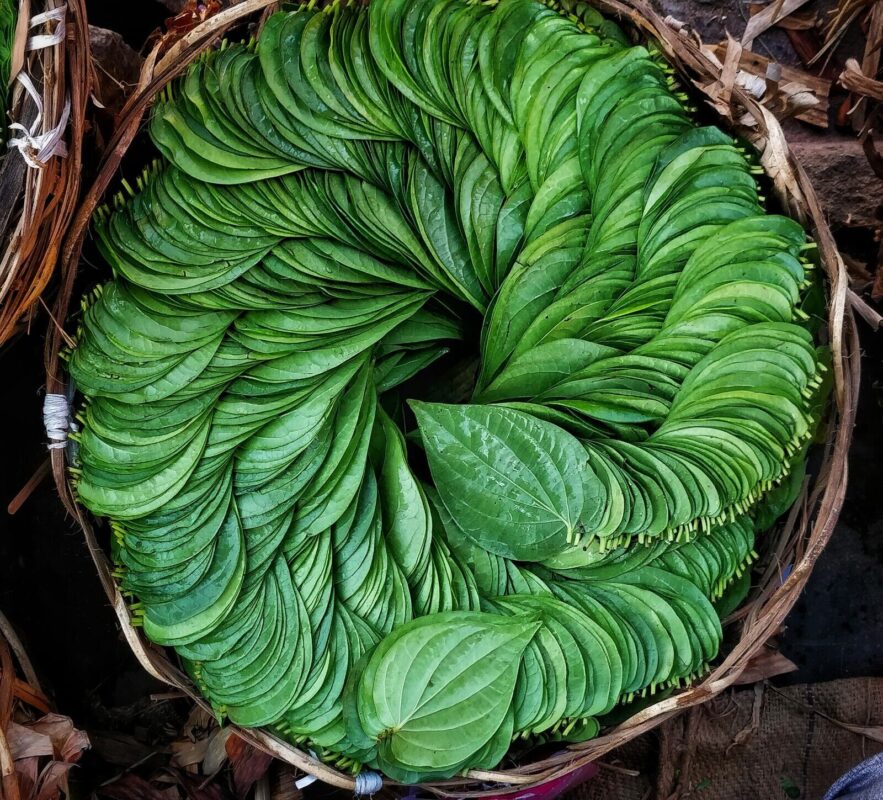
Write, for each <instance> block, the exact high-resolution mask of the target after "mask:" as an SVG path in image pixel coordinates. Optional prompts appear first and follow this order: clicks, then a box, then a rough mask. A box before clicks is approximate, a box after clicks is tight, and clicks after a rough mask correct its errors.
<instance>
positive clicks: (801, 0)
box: [742, 0, 809, 49]
mask: <svg viewBox="0 0 883 800" xmlns="http://www.w3.org/2000/svg"><path fill="white" fill-rule="evenodd" d="M808 2H809V0H774V2H772V3H770V4H769V5H768V6H767V7H766V8H765V9H764V10H763V11H761V12H760V13H758V14H755V15H754V16H753V17H752V18H751V19H749V20H748V24H747V25H746V26H745V31H744V33H743V34H742V46H743V47H745V48H747V49H751V43H752V42H753V41H754V40H755V39H756V38H757V37H758V36H760V35H761V34H762V33H763V32H764V31H765V30H768V29H769V28H772V27H773V25H775V24H777V23H778V22H779V21H780V20H782V19H784V18H785V17H787V16H788V15H790V14H792V13H794V12H795V11H797V9H798V8H801V7H802V6H805V5H806V4H807V3H808Z"/></svg>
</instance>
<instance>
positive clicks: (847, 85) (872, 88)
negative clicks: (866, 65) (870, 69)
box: [838, 58, 883, 103]
mask: <svg viewBox="0 0 883 800" xmlns="http://www.w3.org/2000/svg"><path fill="white" fill-rule="evenodd" d="M838 82H839V83H840V85H841V86H842V87H843V88H844V89H846V90H848V91H850V92H855V93H856V94H860V95H863V96H864V97H870V98H871V99H872V100H877V101H878V102H881V103H883V81H878V80H874V78H869V77H868V76H867V75H865V73H864V72H862V68H861V66H860V65H859V63H858V61H856V60H855V59H854V58H850V59H848V60H847V62H846V68H845V69H844V70H843V72H841V73H840V78H839V79H838Z"/></svg>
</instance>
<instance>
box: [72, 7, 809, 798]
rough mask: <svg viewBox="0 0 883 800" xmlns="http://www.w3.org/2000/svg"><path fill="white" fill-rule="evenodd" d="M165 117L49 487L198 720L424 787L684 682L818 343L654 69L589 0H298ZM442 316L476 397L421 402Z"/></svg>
mask: <svg viewBox="0 0 883 800" xmlns="http://www.w3.org/2000/svg"><path fill="white" fill-rule="evenodd" d="M151 134H152V137H153V140H154V142H155V143H156V146H157V147H158V148H159V150H160V152H161V153H162V155H163V160H162V163H158V164H157V165H155V166H154V167H152V168H151V169H150V170H149V171H148V172H147V173H145V175H144V176H143V177H142V178H141V179H140V180H139V181H138V186H137V192H136V191H135V190H132V189H130V188H129V187H128V186H126V189H127V196H126V197H122V196H120V197H118V198H117V199H116V202H115V208H114V209H104V210H103V211H102V212H101V213H100V214H99V216H98V219H97V225H96V233H97V237H98V240H99V242H100V247H101V249H102V252H103V254H104V256H105V257H106V259H107V261H108V263H109V264H110V265H111V266H112V268H113V270H114V274H115V280H114V281H113V282H111V283H109V284H107V285H105V286H104V287H102V288H101V289H100V290H99V291H97V292H96V294H95V296H94V297H92V298H90V299H89V300H88V301H87V302H85V303H84V318H83V320H82V326H81V329H80V331H79V333H78V337H77V346H76V348H75V349H73V351H72V352H71V353H70V356H69V362H70V371H71V374H72V376H73V378H74V379H75V380H76V384H77V386H78V387H79V390H80V391H81V392H82V394H83V395H84V398H85V401H84V405H83V408H82V410H81V413H80V420H81V423H82V430H81V432H80V434H79V435H78V437H77V438H78V441H79V459H80V463H79V466H77V468H76V469H74V470H73V472H74V474H75V477H76V490H77V493H78V497H79V500H80V501H81V502H82V503H83V504H84V505H85V506H86V507H88V508H89V509H91V510H92V511H93V512H94V513H96V514H98V515H102V516H105V517H108V518H110V520H111V525H112V528H113V531H114V556H115V559H116V561H117V563H118V565H119V572H118V575H119V579H120V581H121V583H122V585H123V587H124V588H125V590H126V591H128V592H130V593H131V594H132V595H134V596H136V597H137V601H138V602H137V603H136V604H134V605H133V609H134V610H135V613H136V614H137V615H138V617H139V619H141V620H142V622H143V626H144V629H145V632H146V633H147V635H148V636H149V637H150V638H151V639H153V641H155V642H158V643H161V644H164V645H169V646H173V647H175V648H176V649H177V652H178V653H179V654H180V656H181V658H182V659H183V660H184V663H185V664H186V665H187V668H188V669H189V671H190V673H191V674H192V676H193V678H194V680H195V681H196V682H197V684H198V685H199V687H200V688H201V690H202V692H204V694H205V696H206V697H207V698H208V699H209V700H211V702H212V703H213V704H214V705H215V707H216V709H217V711H218V713H219V714H221V715H226V716H227V717H229V718H230V719H231V720H233V721H234V722H236V723H239V724H241V725H247V726H273V728H274V729H275V730H277V731H279V732H281V733H282V734H283V735H285V736H287V737H288V738H289V739H290V740H291V741H292V742H296V743H304V744H308V745H309V746H310V747H312V748H313V749H315V750H316V751H317V752H318V753H320V755H322V756H323V757H324V758H327V759H329V760H333V761H335V762H336V763H337V764H339V765H340V766H344V767H346V766H349V767H351V768H353V769H358V768H359V767H360V765H363V764H367V765H370V766H372V767H374V768H379V769H381V770H383V771H384V772H385V773H386V774H387V775H389V776H391V777H393V778H396V779H398V780H402V781H412V782H415V781H420V780H426V779H429V778H436V777H445V776H451V775H454V774H456V773H459V772H462V771H464V770H467V769H469V768H491V767H494V766H496V765H497V764H499V763H500V762H501V760H502V759H503V758H504V757H505V755H506V753H507V752H508V751H509V749H510V747H511V745H512V742H513V741H514V740H518V739H524V740H527V741H529V742H533V741H537V740H545V741H548V740H570V741H572V740H579V739H586V738H589V737H591V736H593V735H594V734H595V733H596V732H597V730H598V729H599V725H600V724H603V717H604V716H605V715H607V714H609V713H610V712H611V711H612V710H613V709H614V708H615V707H616V706H617V705H618V704H622V703H628V702H629V701H631V700H632V699H633V698H634V697H635V696H636V695H639V694H643V695H646V694H649V693H653V692H656V691H657V690H660V689H666V688H669V687H673V686H677V685H680V684H681V683H682V682H684V681H686V680H690V679H691V678H693V677H695V676H697V675H700V674H702V673H703V672H704V671H705V670H706V669H707V667H708V664H709V662H710V661H711V660H712V659H714V658H715V656H716V654H717V652H718V649H719V647H720V643H721V625H720V613H721V612H722V611H723V610H724V609H725V608H726V607H732V604H733V602H738V599H739V597H740V596H744V592H745V591H746V590H747V579H746V578H747V576H746V567H747V566H748V564H749V563H750V561H751V559H752V557H753V550H754V541H755V533H756V532H757V531H758V530H762V529H764V528H765V527H767V526H768V525H769V522H770V520H772V519H774V518H775V516H776V515H777V514H778V513H780V512H781V511H782V510H784V509H785V508H786V507H787V506H788V504H789V502H790V498H791V497H793V488H794V487H795V486H799V485H800V481H801V469H802V464H803V461H804V458H805V453H806V448H807V444H808V441H809V439H810V437H811V432H812V429H813V424H814V419H815V418H816V417H817V406H818V405H819V402H818V398H819V386H820V384H821V382H822V378H821V375H822V372H823V371H824V368H823V366H822V364H821V359H820V355H819V354H818V353H817V351H816V348H815V346H814V344H813V338H812V335H811V333H810V330H809V325H808V323H807V318H808V315H807V314H806V312H805V311H804V310H803V309H802V306H803V305H804V304H805V297H806V294H807V293H806V291H805V290H806V288H807V287H808V285H809V284H810V281H809V278H808V274H809V271H810V269H811V265H810V263H809V261H808V260H807V259H806V258H805V257H804V255H803V253H804V251H806V250H807V249H808V247H807V244H806V240H805V236H804V232H803V230H802V229H801V228H800V227H799V226H798V225H797V224H796V223H794V222H792V221H791V220H789V219H786V218H783V217H780V216H774V215H770V214H767V213H766V212H765V210H764V208H763V205H762V202H761V198H760V197H759V196H758V189H757V184H756V180H755V176H756V173H757V172H758V170H757V168H755V167H752V166H751V164H750V163H749V161H748V160H747V159H746V156H745V153H744V151H743V150H742V149H741V148H740V147H739V146H738V144H737V143H736V142H734V141H733V140H732V139H730V138H729V137H728V136H726V135H725V134H724V133H722V132H721V131H720V130H718V129H716V128H708V127H696V126H694V124H692V122H691V119H690V109H689V108H688V107H687V106H686V104H685V98H684V97H683V96H682V95H679V94H678V93H677V92H676V91H675V82H674V80H673V78H672V77H671V71H670V70H669V69H668V68H666V67H665V65H664V64H662V63H661V62H660V60H659V58H658V57H656V56H654V55H652V54H651V53H649V52H648V51H647V50H646V49H645V48H643V47H639V46H629V45H628V43H627V41H626V40H625V38H624V36H623V35H622V33H621V32H619V31H618V29H617V28H616V27H615V26H613V25H612V24H611V23H609V22H607V21H605V20H604V19H603V18H602V17H601V16H600V15H598V14H597V13H596V12H594V11H592V10H591V9H589V8H587V7H582V6H581V7H580V8H579V9H578V10H576V11H575V12H573V13H567V12H565V11H563V10H562V9H561V8H557V7H556V8H550V7H547V6H545V5H543V4H541V3H540V2H537V0H499V2H497V3H495V4H493V3H488V4H477V3H470V2H464V0H372V3H371V4H370V7H364V6H362V5H359V4H349V5H347V4H341V3H335V4H332V5H331V6H329V7H326V8H322V9H319V8H315V7H312V6H305V7H300V8H298V9H296V10H294V11H290V12H284V13H278V14H276V15H275V16H273V17H271V18H270V19H269V21H268V22H267V23H266V25H265V26H264V28H263V30H262V31H261V33H260V36H259V38H258V39H257V41H255V42H252V43H249V44H229V45H224V46H223V47H221V48H220V49H218V50H216V51H213V52H211V53H209V54H208V55H206V56H205V57H204V58H202V59H201V60H200V61H199V62H198V63H197V64H196V65H195V66H193V67H192V68H191V69H190V70H189V71H188V73H187V74H186V76H185V77H184V78H183V79H182V80H181V81H180V82H179V83H178V84H177V85H176V86H175V87H174V89H173V90H172V91H170V92H168V93H167V94H166V95H165V96H164V97H163V98H162V101H161V102H160V103H159V104H158V105H157V107H156V108H155V110H154V113H153V118H152V123H151ZM479 315H480V316H481V319H482V321H483V324H482V327H481V333H480V336H478V335H477V334H476V335H474V336H473V335H472V334H470V333H469V331H470V330H472V329H474V327H475V326H470V324H469V320H470V318H472V317H477V316H479ZM470 337H472V338H474V339H475V340H476V341H468V339H469V338H470ZM464 338H465V339H466V340H467V341H463V340H464ZM458 340H459V342H460V343H459V344H458V345H457V346H458V347H460V348H461V349H462V348H466V350H469V349H470V348H471V350H472V352H474V353H477V355H478V357H479V359H480V367H479V368H478V371H477V375H476V377H475V380H474V388H473V393H472V396H471V398H469V402H462V403H457V402H453V403H439V402H420V401H419V400H418V399H417V398H415V397H414V396H412V395H411V394H410V391H411V390H410V388H409V387H412V386H414V385H415V383H414V381H411V380H410V379H412V378H413V377H414V376H415V375H417V374H418V373H421V372H422V373H423V374H424V376H427V375H428V376H430V381H429V382H430V383H431V382H433V380H435V381H438V380H440V378H439V377H438V376H440V375H443V374H448V373H446V372H442V371H438V372H434V371H433V369H432V366H431V365H433V364H436V363H437V360H438V359H439V358H440V357H442V356H443V355H444V354H445V353H446V352H447V351H448V350H449V348H450V347H451V346H452V343H457V342H458ZM424 371H425V372H424ZM433 376H434V378H433ZM424 382H426V381H424ZM442 388H444V387H442ZM471 388H472V387H471ZM722 596H723V597H722Z"/></svg>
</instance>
